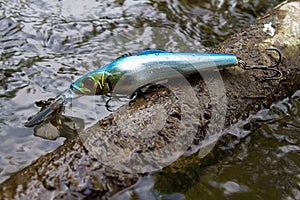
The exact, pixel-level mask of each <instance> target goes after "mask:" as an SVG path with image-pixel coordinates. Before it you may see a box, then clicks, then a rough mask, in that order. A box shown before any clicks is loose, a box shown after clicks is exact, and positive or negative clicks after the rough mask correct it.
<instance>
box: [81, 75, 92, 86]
mask: <svg viewBox="0 0 300 200" xmlns="http://www.w3.org/2000/svg"><path fill="white" fill-rule="evenodd" d="M82 83H83V86H84V87H86V88H88V89H92V88H94V80H93V79H92V78H91V77H87V78H85V79H83V81H82Z"/></svg>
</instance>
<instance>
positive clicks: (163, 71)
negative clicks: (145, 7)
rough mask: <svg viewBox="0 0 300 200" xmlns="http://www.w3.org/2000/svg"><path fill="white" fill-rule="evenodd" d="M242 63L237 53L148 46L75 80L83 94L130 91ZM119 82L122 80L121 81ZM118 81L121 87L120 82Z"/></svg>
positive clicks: (75, 85)
mask: <svg viewBox="0 0 300 200" xmlns="http://www.w3.org/2000/svg"><path fill="white" fill-rule="evenodd" d="M235 65H238V60H237V58H236V56H235V55H234V54H207V53H173V52H166V51H162V50H146V51H143V52H141V53H139V54H136V55H134V56H128V57H123V58H120V59H117V60H116V61H114V62H112V63H110V64H108V65H106V66H105V67H102V68H100V69H97V70H95V71H92V72H90V73H88V74H86V75H84V76H82V77H81V78H79V79H78V80H76V81H75V82H74V83H72V84H71V86H70V89H71V90H73V91H74V92H75V93H77V94H79V95H103V94H107V93H108V92H111V91H114V92H115V93H120V94H123V93H128V91H134V90H136V89H137V88H140V87H142V86H145V85H147V84H151V83H155V82H158V81H161V80H165V79H170V78H174V77H175V78H176V76H178V72H179V73H180V74H182V75H184V76H188V75H192V74H195V73H197V72H201V71H208V70H214V69H220V68H225V67H231V66H235ZM120 81H121V83H119V84H118V82H120ZM117 84H118V87H116V85H117Z"/></svg>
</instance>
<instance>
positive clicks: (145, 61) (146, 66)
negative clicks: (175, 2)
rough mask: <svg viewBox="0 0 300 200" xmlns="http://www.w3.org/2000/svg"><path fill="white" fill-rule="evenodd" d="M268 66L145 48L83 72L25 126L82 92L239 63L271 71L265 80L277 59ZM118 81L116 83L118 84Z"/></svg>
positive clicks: (124, 88) (121, 89) (119, 89)
mask: <svg viewBox="0 0 300 200" xmlns="http://www.w3.org/2000/svg"><path fill="white" fill-rule="evenodd" d="M267 50H274V51H276V52H277V53H278V54H279V60H278V61H277V62H276V64H275V65H272V66H250V65H247V63H246V62H244V61H242V60H240V59H238V58H237V57H236V56H235V55H234V54H218V53H179V52H167V51H163V50H146V51H143V52H141V53H139V54H136V55H132V56H125V57H121V58H119V59H117V60H115V61H114V62H112V63H110V64H108V65H106V66H105V67H102V68H99V69H97V70H95V71H92V72H90V73H87V74H86V75H84V76H82V77H81V78H79V79H78V80H76V81H75V82H73V83H72V84H71V86H70V88H69V89H68V90H66V91H65V92H63V93H62V94H61V95H59V96H58V97H57V98H56V99H55V100H54V101H53V103H51V104H50V105H49V106H48V107H46V108H45V109H43V110H41V111H40V112H39V113H37V114H36V115H35V116H33V117H32V118H31V119H29V121H28V122H26V123H25V126H28V127H32V126H34V125H36V124H39V123H41V122H42V121H44V120H45V119H46V118H47V117H48V116H50V115H51V114H52V113H53V112H54V111H55V110H57V109H58V108H60V107H61V106H65V105H67V104H69V103H70V100H71V99H72V98H77V97H80V96H82V95H107V94H109V93H110V92H112V91H113V92H115V93H117V94H128V92H133V91H136V90H137V89H139V88H141V87H143V86H145V85H147V84H153V83H157V82H158V81H161V80H165V79H170V78H174V77H175V78H176V76H178V74H179V73H178V72H180V74H182V75H183V76H189V75H192V74H195V73H198V72H201V71H208V70H214V69H222V68H226V67H232V66H237V65H238V66H240V67H241V68H242V69H245V70H249V69H261V70H272V71H274V72H275V75H274V76H271V77H265V78H266V79H269V80H274V79H278V78H279V77H280V76H281V71H279V70H277V69H275V68H274V67H276V66H277V65H278V64H279V63H280V61H281V54H280V52H279V51H278V50H277V49H267ZM120 82H121V84H118V83H120Z"/></svg>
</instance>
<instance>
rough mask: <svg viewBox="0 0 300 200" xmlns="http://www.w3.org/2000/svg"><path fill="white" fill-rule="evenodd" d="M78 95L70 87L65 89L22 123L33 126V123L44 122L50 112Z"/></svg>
mask: <svg viewBox="0 0 300 200" xmlns="http://www.w3.org/2000/svg"><path fill="white" fill-rule="evenodd" d="M79 96H81V95H79V94H77V93H75V92H74V91H73V90H71V89H68V90H66V91H65V92H63V93H62V94H60V95H59V96H58V97H56V99H55V100H54V101H53V102H52V103H51V104H50V105H48V106H47V107H46V108H44V109H42V110H41V111H39V112H38V113H36V114H35V115H33V116H32V117H31V118H30V119H29V120H28V121H27V122H25V123H24V126H26V127H33V126H35V125H38V124H40V123H42V122H44V121H45V120H46V119H48V118H49V117H50V116H51V114H53V113H54V112H55V111H57V110H58V109H59V108H61V107H62V106H65V105H67V104H69V103H70V101H69V100H70V99H74V98H77V97H79Z"/></svg>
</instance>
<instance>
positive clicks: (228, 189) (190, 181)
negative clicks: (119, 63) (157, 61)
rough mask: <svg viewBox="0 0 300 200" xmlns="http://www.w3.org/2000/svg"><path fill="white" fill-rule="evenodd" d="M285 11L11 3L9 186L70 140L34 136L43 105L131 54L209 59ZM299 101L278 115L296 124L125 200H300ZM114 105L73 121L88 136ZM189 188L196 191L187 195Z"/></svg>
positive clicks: (1, 124)
mask: <svg viewBox="0 0 300 200" xmlns="http://www.w3.org/2000/svg"><path fill="white" fill-rule="evenodd" d="M279 2H280V1H274V0H265V1H258V0H226V1H225V0H210V1H208V0H204V1H193V0H142V1H134V0H109V1H98V0H58V1H56V0H55V1H54V0H52V1H42V0H30V1H25V0H1V2H0V65H1V69H0V77H1V79H0V80H1V81H0V107H1V110H0V112H1V114H0V139H1V146H0V182H3V181H4V180H6V179H7V178H8V177H9V176H10V175H11V174H14V173H15V172H17V171H18V170H20V169H22V168H24V167H26V166H28V165H29V164H30V163H32V162H33V161H34V160H36V159H37V158H38V157H40V156H41V155H44V154H46V153H47V152H51V151H53V150H54V149H56V148H57V147H58V146H60V145H61V144H62V143H63V142H64V140H65V138H64V137H58V138H56V137H49V138H48V139H45V138H42V137H39V136H37V135H38V134H37V133H36V131H34V129H33V128H26V127H24V125H23V124H24V122H25V121H26V120H27V118H28V117H29V116H31V115H32V114H34V113H36V112H37V111H38V108H37V107H35V106H34V102H35V101H38V100H42V99H48V98H50V97H55V96H57V95H59V94H60V93H61V92H62V91H63V90H65V89H66V88H68V87H69V85H70V83H71V82H72V81H74V80H75V79H76V78H78V77H80V76H81V75H83V74H85V73H87V72H89V71H92V70H95V69H97V68H99V67H100V66H103V65H105V64H108V63H110V62H111V61H112V60H114V59H115V58H117V57H119V56H121V55H123V54H125V53H128V52H130V53H135V52H139V51H141V50H144V49H149V48H151V49H155V48H156V49H165V50H168V51H204V50H209V49H210V48H211V47H212V46H214V45H216V44H218V43H220V42H221V41H223V40H225V39H226V38H228V37H229V36H230V35H232V34H233V33H234V32H236V31H238V30H239V29H241V28H243V27H245V26H248V25H249V24H250V23H252V22H253V21H254V20H255V18H256V17H259V16H262V15H264V14H265V13H266V12H267V11H268V10H270V9H271V8H272V7H274V6H275V5H276V4H278V3H279ZM290 101H291V100H286V101H283V102H281V104H279V107H280V108H278V109H279V111H278V112H284V111H283V110H284V109H287V108H286V107H288V110H289V111H290V112H291V114H290V115H289V116H288V117H285V116H283V117H281V118H278V119H277V118H276V120H275V121H273V120H269V121H267V123H265V124H264V125H263V127H262V128H261V129H260V130H259V131H257V132H255V133H252V134H250V135H251V136H249V137H246V139H245V140H243V141H242V142H241V143H239V145H237V146H236V147H235V148H230V147H228V146H227V147H226V145H225V146H224V147H223V148H222V147H220V148H219V149H225V150H224V151H221V152H219V154H220V155H224V156H220V157H222V159H221V158H220V159H217V158H216V159H215V161H214V162H213V163H209V164H208V165H207V167H206V168H205V169H203V168H199V169H198V168H196V167H194V168H193V170H192V169H191V171H187V172H184V173H183V175H182V176H180V174H179V175H178V178H177V177H175V178H174V176H173V177H170V176H168V175H165V174H163V173H162V174H156V175H153V176H150V177H145V180H144V181H141V183H139V184H137V185H136V186H134V187H133V188H131V189H129V190H127V191H125V192H124V193H122V195H125V196H126V195H128V194H129V193H130V194H133V193H134V194H137V195H142V194H141V192H136V191H144V192H146V193H147V194H149V195H152V196H154V197H157V196H158V197H159V196H163V197H162V198H163V199H173V198H175V199H181V198H183V197H186V198H190V199H195V197H196V196H202V197H203V198H204V199H209V198H211V199H215V198H224V197H225V198H226V197H228V195H231V196H230V199H232V198H236V199H240V198H246V197H248V198H249V197H250V196H251V195H252V193H253V194H254V195H255V196H256V197H259V196H260V195H266V194H269V195H270V196H269V197H272V195H274V196H276V195H277V197H278V195H279V196H280V195H281V196H280V197H284V198H287V199H288V198H296V197H297V198H299V195H300V194H299V187H300V186H299V164H300V160H299V158H298V152H299V148H300V147H299V136H298V133H299V126H300V125H299V121H300V119H299V111H298V110H299V108H300V104H299V99H298V100H297V98H296V100H293V101H291V102H290ZM95 102H96V105H98V107H97V109H96V110H97V112H96V113H95ZM104 104H105V99H103V98H100V97H99V99H95V98H92V99H91V98H82V99H80V100H79V101H78V102H77V103H76V107H77V108H76V109H75V110H74V112H75V114H74V112H73V115H76V116H77V117H79V118H82V119H84V120H85V126H86V127H88V126H90V125H91V124H93V123H94V122H96V121H97V120H98V119H100V118H103V117H105V116H107V115H108V114H109V112H108V111H107V110H106V109H105V108H103V105H104ZM282 109H283V110H282ZM295 111H298V112H295ZM266 113H268V111H266ZM291 116H292V117H291ZM266 118H268V117H266ZM270 118H271V117H270ZM272 119H273V118H272ZM46 135H47V134H46ZM43 136H44V137H46V136H45V135H43ZM49 139H52V140H49ZM228 152H231V153H228ZM189 174H194V175H195V176H192V177H189ZM157 177H158V178H157ZM186 177H188V178H186ZM200 177H201V181H199V180H200ZM155 179H158V180H165V181H164V182H163V183H164V184H163V185H160V186H157V185H155ZM173 183H178V184H173ZM179 183H182V184H185V185H186V186H184V187H182V188H180V187H179V186H178V185H179ZM144 188H148V189H146V191H145V190H144ZM134 191H135V192H134ZM226 195H227V196H226ZM239 195H240V196H239ZM243 195H244V196H243ZM247 195H249V196H247Z"/></svg>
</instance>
